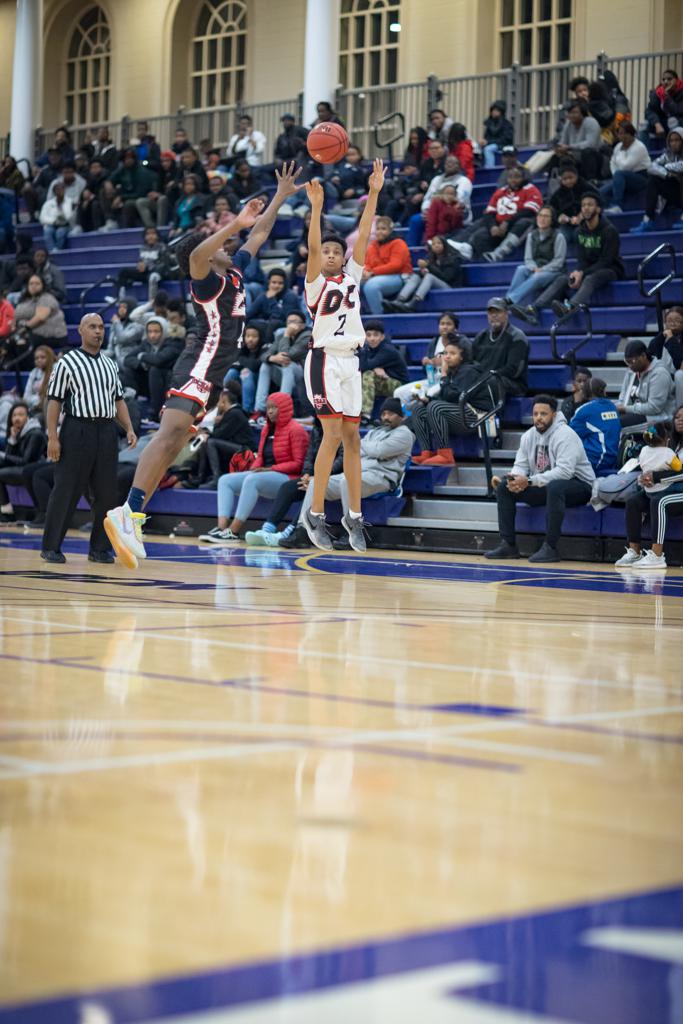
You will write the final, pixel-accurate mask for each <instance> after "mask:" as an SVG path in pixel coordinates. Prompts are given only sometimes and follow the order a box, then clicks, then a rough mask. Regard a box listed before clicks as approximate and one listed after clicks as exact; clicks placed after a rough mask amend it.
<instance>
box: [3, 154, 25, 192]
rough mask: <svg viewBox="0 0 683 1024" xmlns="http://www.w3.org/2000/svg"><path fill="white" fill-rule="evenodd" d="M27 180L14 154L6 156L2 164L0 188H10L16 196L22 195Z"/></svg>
mask: <svg viewBox="0 0 683 1024" xmlns="http://www.w3.org/2000/svg"><path fill="white" fill-rule="evenodd" d="M25 184H26V181H25V179H24V175H23V174H22V173H21V171H20V170H19V168H18V167H17V161H16V160H15V159H14V157H13V156H6V157H5V158H4V159H3V161H2V163H1V164H0V188H8V189H10V191H12V192H14V194H15V195H16V196H20V195H21V192H22V190H23V188H24V185H25Z"/></svg>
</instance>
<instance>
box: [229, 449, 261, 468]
mask: <svg viewBox="0 0 683 1024" xmlns="http://www.w3.org/2000/svg"><path fill="white" fill-rule="evenodd" d="M255 461H256V456H255V455H254V453H253V452H252V451H250V449H249V448H246V449H245V450H244V451H243V452H235V454H234V455H233V457H232V458H231V459H230V472H231V473H244V472H246V470H248V469H251V467H252V466H253V465H254V462H255Z"/></svg>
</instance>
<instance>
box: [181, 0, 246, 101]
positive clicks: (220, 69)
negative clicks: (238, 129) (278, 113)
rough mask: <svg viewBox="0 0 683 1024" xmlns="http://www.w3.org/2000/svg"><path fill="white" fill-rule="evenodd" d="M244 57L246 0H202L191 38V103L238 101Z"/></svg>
mask: <svg viewBox="0 0 683 1024" xmlns="http://www.w3.org/2000/svg"><path fill="white" fill-rule="evenodd" d="M246 56H247V5H246V3H244V2H243V0H205V2H204V4H203V5H202V9H201V11H200V12H199V17H198V18H197V27H196V29H195V34H194V37H193V39H192V71H191V75H190V78H191V82H190V86H191V88H190V95H191V97H192V106H193V107H194V108H195V109H196V108H201V107H220V106H224V105H226V104H230V103H238V102H239V101H240V100H241V99H242V98H243V96H244V76H245V72H246Z"/></svg>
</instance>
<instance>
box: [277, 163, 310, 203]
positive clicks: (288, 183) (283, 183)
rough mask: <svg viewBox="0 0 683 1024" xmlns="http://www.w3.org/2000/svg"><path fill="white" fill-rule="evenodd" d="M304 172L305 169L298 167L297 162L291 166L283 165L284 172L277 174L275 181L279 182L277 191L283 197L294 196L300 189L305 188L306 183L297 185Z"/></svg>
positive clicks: (290, 164)
mask: <svg viewBox="0 0 683 1024" xmlns="http://www.w3.org/2000/svg"><path fill="white" fill-rule="evenodd" d="M302 170H303V167H297V166H296V162H295V161H294V160H292V162H291V163H289V164H283V165H282V171H276V172H275V180H276V181H277V190H278V193H279V195H281V196H293V195H294V194H295V193H296V192H298V191H299V189H300V188H303V187H304V183H303V182H301V184H300V185H297V182H296V179H297V178H298V177H299V175H300V174H301V172H302Z"/></svg>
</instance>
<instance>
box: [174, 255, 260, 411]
mask: <svg viewBox="0 0 683 1024" xmlns="http://www.w3.org/2000/svg"><path fill="white" fill-rule="evenodd" d="M250 262H251V256H250V254H249V253H248V252H245V251H244V250H243V249H240V250H239V251H238V252H236V253H235V255H234V256H233V257H232V266H231V267H230V268H229V269H228V270H227V271H226V273H225V274H217V273H215V271H213V270H210V271H209V273H208V275H207V276H206V277H203V278H201V279H199V280H194V279H193V280H192V281H191V284H190V295H191V297H192V305H193V306H194V312H195V316H196V318H197V339H196V341H194V342H193V343H192V344H190V345H189V346H188V347H187V348H186V349H185V350H184V352H182V353H181V355H180V356H179V357H178V359H177V361H176V364H175V366H174V367H173V382H172V385H171V389H170V392H169V393H170V394H171V395H179V396H181V397H186V398H192V399H193V400H194V401H196V402H199V403H200V404H201V405H204V406H206V405H207V402H208V400H209V398H210V397H211V392H212V390H215V389H216V388H220V387H222V384H223V378H224V377H225V374H226V373H227V371H228V370H229V369H230V367H231V366H232V364H233V363H234V362H235V359H236V358H237V353H238V350H239V347H240V342H241V339H242V333H243V331H244V318H245V315H246V300H245V292H244V277H243V273H244V271H245V270H246V268H247V266H248V265H249V263H250Z"/></svg>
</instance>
